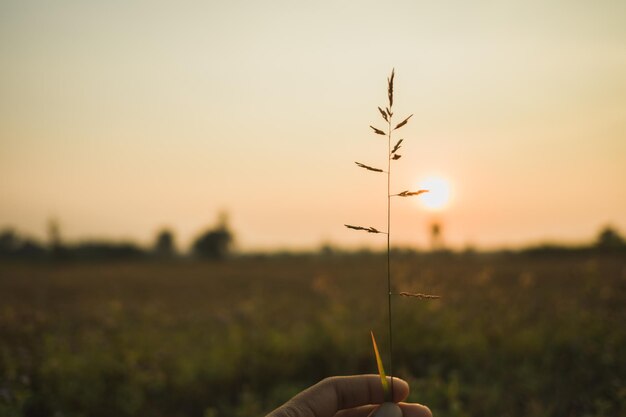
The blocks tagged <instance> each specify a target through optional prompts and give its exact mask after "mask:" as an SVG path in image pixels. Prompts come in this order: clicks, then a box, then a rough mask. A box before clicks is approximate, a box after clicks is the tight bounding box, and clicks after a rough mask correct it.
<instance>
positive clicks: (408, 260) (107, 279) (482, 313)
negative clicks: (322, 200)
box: [0, 253, 626, 417]
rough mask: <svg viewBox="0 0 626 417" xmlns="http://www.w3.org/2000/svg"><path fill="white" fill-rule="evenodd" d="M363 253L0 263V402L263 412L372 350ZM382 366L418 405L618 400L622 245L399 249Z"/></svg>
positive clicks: (85, 411)
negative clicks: (602, 248)
mask: <svg viewBox="0 0 626 417" xmlns="http://www.w3.org/2000/svg"><path fill="white" fill-rule="evenodd" d="M385 271H386V264H385V260H384V257H383V256H382V255H377V254H361V255H328V256H282V257H279V256H275V257H257V258H244V259H233V260H229V261H225V262H216V263H200V262H186V261H172V262H163V263H156V262H135V263H102V264H93V263H75V264H45V263H40V264H19V263H6V262H5V263H3V264H0V416H22V415H23V416H71V417H78V416H94V417H97V416H107V417H110V416H136V415H141V416H207V417H208V416H213V417H215V416H234V417H238V416H241V417H244V416H262V415H264V413H266V412H268V411H269V410H271V409H273V408H275V407H276V406H278V405H279V404H280V403H281V402H283V401H285V400H286V399H288V398H289V397H290V396H292V395H293V394H294V393H296V392H298V391H299V390H301V389H302V388H304V387H307V386H309V385H311V384H313V383H315V382H317V381H318V380H320V379H322V378H324V377H326V376H330V375H339V374H353V373H373V372H375V371H376V367H375V362H374V359H373V355H372V352H371V346H370V341H369V330H370V329H373V330H374V332H375V333H376V334H377V335H378V339H379V345H380V347H381V350H382V352H383V353H384V354H386V353H387V352H388V346H387V344H386V342H385V339H386V330H385V319H386V316H385V310H386V304H385V300H386V281H385ZM392 272H393V274H394V280H395V284H396V287H397V289H398V290H403V291H413V292H418V291H419V292H427V293H433V294H438V295H441V296H442V299H441V300H435V301H432V300H429V301H425V300H416V299H409V298H401V297H398V298H395V299H394V314H395V319H394V332H395V333H394V335H395V341H394V347H395V364H396V368H397V369H396V371H397V372H396V373H397V374H398V375H399V376H401V377H403V378H405V379H406V380H408V381H409V382H410V384H411V388H412V392H411V397H410V399H411V400H412V401H417V402H420V403H424V404H427V405H428V406H429V407H431V409H432V411H433V413H434V415H435V416H440V417H452V416H458V417H462V416H511V417H513V416H520V417H521V416H529V415H532V416H534V417H540V416H624V415H626V259H625V258H624V256H617V255H612V256H611V255H589V254H588V255H584V256H582V255H576V256H573V255H569V256H567V255H566V256H528V255H526V256H523V255H500V256H488V255H481V254H466V255H449V254H448V255H446V254H440V255H415V254H409V253H399V254H397V256H395V258H394V262H393V264H392Z"/></svg>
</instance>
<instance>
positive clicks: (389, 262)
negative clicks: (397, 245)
mask: <svg viewBox="0 0 626 417" xmlns="http://www.w3.org/2000/svg"><path fill="white" fill-rule="evenodd" d="M387 124H388V126H389V128H388V129H387V131H388V132H389V133H388V136H387V309H388V314H387V318H388V328H389V375H391V401H393V398H394V396H393V331H392V325H391V323H392V322H391V248H390V236H391V116H389V120H388V121H387Z"/></svg>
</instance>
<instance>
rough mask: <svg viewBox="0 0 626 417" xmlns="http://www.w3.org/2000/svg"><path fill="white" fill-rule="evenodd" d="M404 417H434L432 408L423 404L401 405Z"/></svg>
mask: <svg viewBox="0 0 626 417" xmlns="http://www.w3.org/2000/svg"><path fill="white" fill-rule="evenodd" d="M398 405H399V406H400V408H401V409H402V416H403V417H433V413H431V412H430V408H428V407H426V406H425V405H422V404H415V403H399V404H398Z"/></svg>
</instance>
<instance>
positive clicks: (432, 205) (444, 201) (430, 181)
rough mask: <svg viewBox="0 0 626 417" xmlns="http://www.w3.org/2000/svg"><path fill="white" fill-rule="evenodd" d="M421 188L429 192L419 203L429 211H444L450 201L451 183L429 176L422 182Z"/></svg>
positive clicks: (420, 197) (421, 197)
mask: <svg viewBox="0 0 626 417" xmlns="http://www.w3.org/2000/svg"><path fill="white" fill-rule="evenodd" d="M419 188H420V189H424V190H428V192H427V193H426V194H422V195H421V196H419V198H418V201H419V202H420V204H421V205H422V206H423V207H425V208H426V209H428V210H432V211H439V210H443V209H444V208H445V207H446V206H447V205H448V203H449V201H450V183H449V182H448V181H447V180H446V179H444V178H442V177H440V176H435V175H433V176H429V177H427V178H425V179H424V180H422V181H420V183H419Z"/></svg>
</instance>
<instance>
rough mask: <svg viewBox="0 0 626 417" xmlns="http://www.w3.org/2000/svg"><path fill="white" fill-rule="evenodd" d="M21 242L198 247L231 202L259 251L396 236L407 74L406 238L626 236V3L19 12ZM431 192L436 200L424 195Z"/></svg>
mask: <svg viewBox="0 0 626 417" xmlns="http://www.w3.org/2000/svg"><path fill="white" fill-rule="evenodd" d="M0 63H1V64H0V229H1V228H4V227H9V226H11V227H14V228H15V229H16V230H17V231H18V232H20V233H22V234H27V235H31V236H34V237H37V238H41V239H43V238H45V236H46V223H47V222H48V220H49V219H51V218H55V219H58V221H59V223H60V225H61V232H62V234H63V237H64V238H65V239H66V240H67V241H78V240H82V239H89V238H104V239H111V240H121V239H132V240H135V241H137V242H140V243H142V244H148V243H150V242H151V241H152V240H153V239H154V236H155V234H156V232H157V230H158V229H160V228H162V227H168V228H170V229H172V230H173V231H174V232H175V234H176V237H177V241H178V244H179V247H181V248H186V247H188V245H189V243H190V242H191V239H192V238H193V237H195V236H196V235H197V234H198V232H200V231H201V230H203V229H205V228H206V227H208V226H211V225H212V224H213V223H214V222H215V220H216V218H217V216H218V213H219V212H221V211H225V212H227V213H228V214H229V218H230V224H231V226H232V229H233V230H234V232H235V233H236V236H237V244H238V247H239V248H241V249H243V250H252V249H277V248H297V249H303V248H315V247H317V246H319V245H320V244H321V243H322V242H326V243H332V244H336V245H340V246H345V247H360V246H365V245H367V246H371V247H376V246H379V245H381V244H382V243H383V241H382V238H380V237H379V236H371V235H367V234H366V233H362V232H361V233H359V232H356V231H351V230H347V229H346V228H344V227H343V224H344V223H351V224H358V225H363V226H374V227H377V228H381V229H384V228H385V221H386V214H385V208H386V189H385V186H386V180H385V178H384V176H383V175H381V174H377V173H372V172H366V171H364V170H362V169H359V168H358V167H356V166H355V165H354V161H361V162H364V163H369V164H371V165H383V164H385V163H386V162H385V159H386V147H387V144H386V140H385V139H384V138H382V137H381V136H378V135H375V134H373V133H372V131H371V129H370V128H369V127H368V126H369V125H370V124H372V125H375V126H380V127H381V128H382V127H384V123H381V122H382V121H381V119H380V115H379V113H378V110H377V109H376V107H377V106H384V105H385V103H386V98H387V97H386V78H387V76H388V75H389V73H390V72H391V69H392V68H394V67H395V69H396V83H395V87H396V90H395V102H394V107H395V110H396V114H397V115H398V116H399V117H403V116H408V115H409V114H411V113H413V114H414V116H413V118H412V119H411V120H410V122H409V123H408V125H406V126H405V127H403V128H402V130H401V131H399V132H401V136H399V137H402V138H404V143H403V144H404V147H403V148H402V152H401V153H402V155H403V157H402V159H400V160H399V161H397V162H395V163H394V165H393V169H394V171H393V172H392V175H393V177H392V188H393V189H394V190H395V191H402V190H405V189H413V188H416V187H418V186H419V184H420V182H421V181H423V180H424V179H425V178H427V177H430V176H433V175H437V176H439V177H442V178H444V179H446V180H447V181H448V183H449V186H450V195H451V199H450V201H449V203H448V204H447V205H446V206H445V207H444V208H442V209H441V210H439V211H432V210H428V209H427V208H425V207H424V206H422V205H420V204H417V203H416V202H415V201H411V200H408V199H402V200H397V201H394V205H393V208H392V209H393V212H392V213H393V214H392V218H393V221H392V242H393V243H395V244H397V245H412V246H421V247H425V246H426V245H428V242H429V241H428V225H429V224H430V223H431V222H433V221H438V222H441V224H443V237H444V239H445V241H446V243H447V244H449V245H451V246H453V247H457V248H463V247H465V246H467V245H473V246H475V247H478V248H492V247H496V246H501V245H504V246H511V247H515V246H519V245H523V244H529V243H537V242H541V241H546V240H550V241H557V242H566V243H568V242H571V243H577V242H585V241H588V240H589V239H591V238H593V236H595V234H596V233H597V232H598V230H599V228H600V227H602V226H604V225H607V224H611V225H613V226H615V227H617V228H618V230H620V231H621V232H623V233H626V2H624V1H622V0H620V1H596V2H590V1H570V0H567V1H565V0H563V1H520V2H515V1H498V2H496V1H479V2H465V1H456V2H453V1H442V2H420V1H388V2H384V1H327V0H323V1H308V2H304V1H248V2H243V1H222V2H215V1H179V2H165V1H118V0H112V1H77V0H76V1H70V0H57V1H27V0H26V1H25V0H5V1H2V2H1V3H0ZM418 199H419V197H418Z"/></svg>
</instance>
